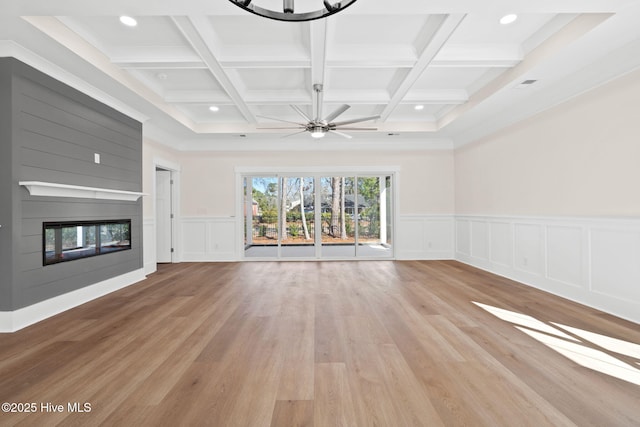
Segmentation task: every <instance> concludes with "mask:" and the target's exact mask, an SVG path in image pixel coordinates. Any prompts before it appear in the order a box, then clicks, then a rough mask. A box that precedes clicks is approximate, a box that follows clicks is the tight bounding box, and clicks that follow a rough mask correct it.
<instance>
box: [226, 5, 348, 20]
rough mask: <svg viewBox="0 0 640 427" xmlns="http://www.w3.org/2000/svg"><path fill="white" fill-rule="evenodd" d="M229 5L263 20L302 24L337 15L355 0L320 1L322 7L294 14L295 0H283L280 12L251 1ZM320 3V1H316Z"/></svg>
mask: <svg viewBox="0 0 640 427" xmlns="http://www.w3.org/2000/svg"><path fill="white" fill-rule="evenodd" d="M229 1H230V2H231V3H233V4H235V5H236V6H238V7H240V8H242V9H244V10H246V11H247V12H251V13H253V14H256V15H258V16H262V17H264V18H269V19H275V20H278V21H286V22H302V21H312V20H314V19H320V18H326V17H327V16H330V15H333V14H334V13H338V12H340V11H342V10H344V9H346V8H347V7H349V6H351V5H352V4H353V3H355V2H356V0H343V1H339V2H337V3H333V4H331V2H329V1H328V0H322V4H323V6H324V7H322V8H320V9H318V10H315V11H312V12H302V13H296V12H295V0H283V1H282V12H279V11H276V10H271V9H266V8H264V7H260V6H257V5H256V4H254V3H252V0H229ZM318 2H319V3H320V0H318Z"/></svg>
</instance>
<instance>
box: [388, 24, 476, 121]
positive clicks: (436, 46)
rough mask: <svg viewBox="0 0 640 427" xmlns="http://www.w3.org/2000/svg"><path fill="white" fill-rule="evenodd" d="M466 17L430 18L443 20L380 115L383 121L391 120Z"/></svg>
mask: <svg viewBox="0 0 640 427" xmlns="http://www.w3.org/2000/svg"><path fill="white" fill-rule="evenodd" d="M464 17H465V15H464V14H454V15H446V17H444V18H441V16H434V17H432V18H430V20H431V19H442V21H441V22H440V23H439V25H438V27H437V29H436V30H435V34H433V36H431V37H430V39H429V41H428V42H427V43H426V44H425V48H424V50H423V51H422V52H421V54H420V56H419V58H418V60H417V61H416V64H415V66H414V67H413V68H412V69H411V71H409V72H408V73H407V76H406V77H405V78H404V80H403V81H402V82H401V83H400V85H399V86H398V89H397V90H396V91H395V92H394V93H393V95H392V96H391V100H390V101H389V103H388V104H387V105H386V107H385V108H384V110H383V111H382V113H381V114H380V120H381V121H385V120H387V118H389V116H390V115H391V113H392V112H393V110H394V109H395V108H396V107H397V106H398V104H400V102H401V101H402V100H403V99H404V97H405V96H406V95H407V93H408V92H409V90H410V89H411V87H412V86H413V85H414V84H415V82H416V81H417V80H418V79H419V78H420V76H421V75H422V73H423V72H424V70H426V69H427V67H428V66H429V65H430V64H431V62H432V61H433V59H434V58H435V57H436V55H437V54H438V52H439V51H440V50H441V49H442V47H443V46H444V44H445V43H446V42H447V40H448V39H449V37H451V35H452V34H453V32H454V31H455V30H456V28H458V25H460V23H461V22H462V20H463V19H464ZM427 25H429V22H427Z"/></svg>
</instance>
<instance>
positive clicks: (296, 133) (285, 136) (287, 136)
mask: <svg viewBox="0 0 640 427" xmlns="http://www.w3.org/2000/svg"><path fill="white" fill-rule="evenodd" d="M306 131H307V130H306V129H304V130H301V131H300V132H294V133H290V134H288V135H284V136H282V138H289V137H290V136H293V135H298V134H301V133H304V132H306Z"/></svg>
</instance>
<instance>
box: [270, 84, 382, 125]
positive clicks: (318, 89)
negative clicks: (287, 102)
mask: <svg viewBox="0 0 640 427" xmlns="http://www.w3.org/2000/svg"><path fill="white" fill-rule="evenodd" d="M313 91H314V92H315V94H316V107H317V108H316V117H315V118H311V117H309V116H308V115H307V114H305V112H304V111H302V110H301V109H300V108H299V107H298V106H296V105H291V108H293V109H294V110H295V111H296V112H297V113H298V114H300V115H301V116H302V117H303V118H304V120H305V121H306V123H297V122H291V121H289V120H281V119H274V118H273V117H265V116H258V117H261V118H263V119H268V120H276V121H278V122H284V123H291V124H294V125H296V126H295V127H280V128H274V127H269V128H258V129H300V131H299V132H294V133H291V134H289V135H285V137H289V136H293V135H297V134H300V133H303V132H309V133H310V134H311V136H312V137H313V138H322V137H323V136H325V134H327V133H335V134H337V135H340V136H342V137H344V138H351V135H349V134H346V133H344V132H341V131H343V130H348V131H358V130H369V131H371V130H378V129H377V128H361V127H345V126H346V125H351V124H354V123H360V122H366V121H369V120H375V119H378V118H380V116H369V117H361V118H359V119H351V120H343V121H340V122H334V120H335V119H337V118H338V116H340V115H341V114H342V113H344V112H345V111H347V110H348V109H349V108H351V106H350V105H347V104H343V105H341V106H340V107H338V108H337V109H336V110H335V111H333V112H332V113H331V114H329V115H328V116H326V117H324V118H322V85H321V84H314V85H313Z"/></svg>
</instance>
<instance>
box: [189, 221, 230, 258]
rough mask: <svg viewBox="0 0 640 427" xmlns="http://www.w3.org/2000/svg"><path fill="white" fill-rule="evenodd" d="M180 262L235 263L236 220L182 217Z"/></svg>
mask: <svg viewBox="0 0 640 427" xmlns="http://www.w3.org/2000/svg"><path fill="white" fill-rule="evenodd" d="M179 227H180V230H181V233H180V235H181V237H182V241H181V244H180V247H181V248H182V250H181V259H180V261H182V262H215V261H237V260H238V256H237V253H238V252H237V247H236V246H237V245H236V218H234V217H182V218H181V219H180V223H179Z"/></svg>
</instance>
